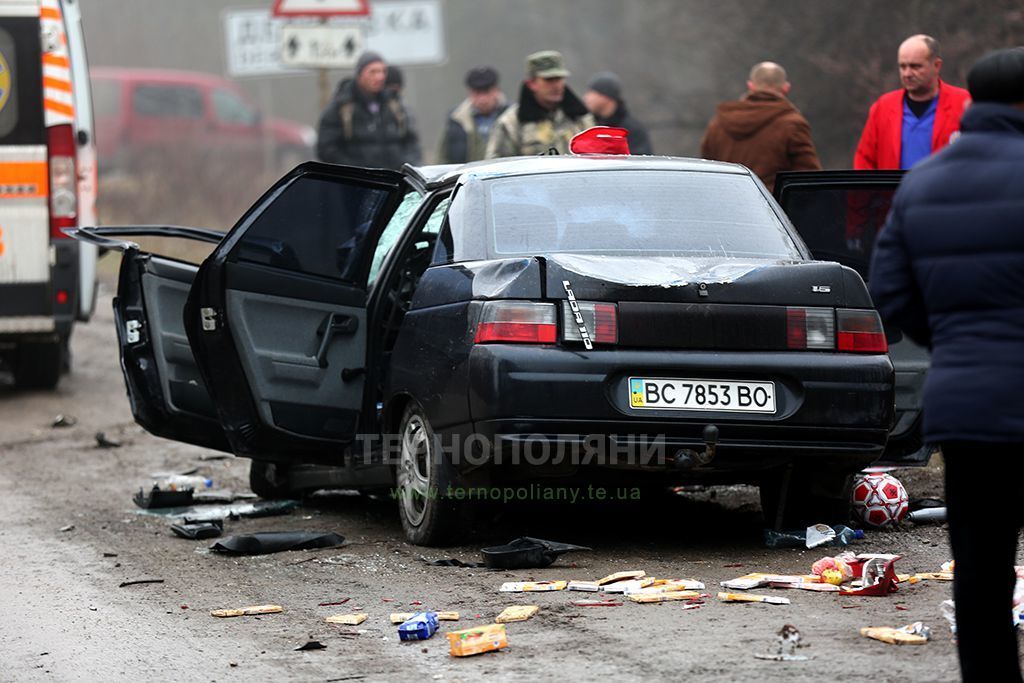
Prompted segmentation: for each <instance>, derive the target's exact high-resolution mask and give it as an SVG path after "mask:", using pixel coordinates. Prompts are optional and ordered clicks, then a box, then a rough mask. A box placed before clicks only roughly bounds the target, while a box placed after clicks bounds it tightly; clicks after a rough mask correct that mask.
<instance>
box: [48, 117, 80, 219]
mask: <svg viewBox="0 0 1024 683" xmlns="http://www.w3.org/2000/svg"><path fill="white" fill-rule="evenodd" d="M46 153H47V157H48V160H49V166H50V238H51V239H63V238H66V237H67V235H65V234H64V233H63V232H61V229H63V228H73V227H75V224H76V220H77V217H78V173H77V169H76V168H75V136H74V131H73V130H72V128H71V126H70V125H61V126H51V127H50V128H48V129H47V138H46Z"/></svg>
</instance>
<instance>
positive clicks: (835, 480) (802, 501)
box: [760, 465, 855, 531]
mask: <svg viewBox="0 0 1024 683" xmlns="http://www.w3.org/2000/svg"><path fill="white" fill-rule="evenodd" d="M787 470H788V468H783V469H779V470H772V471H770V472H768V473H766V474H765V475H764V476H763V477H762V479H761V482H760V494H761V511H762V514H763V515H764V522H765V527H767V528H769V529H775V530H776V531H781V530H783V529H787V530H788V529H804V528H806V527H807V526H810V525H811V524H818V523H825V524H828V525H834V524H845V523H846V522H848V521H849V520H850V509H851V495H852V493H853V475H854V474H855V472H852V471H849V470H831V469H821V468H815V467H812V466H801V465H794V466H793V467H792V469H791V470H788V479H787Z"/></svg>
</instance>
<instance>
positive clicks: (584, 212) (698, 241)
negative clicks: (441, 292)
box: [485, 170, 800, 258]
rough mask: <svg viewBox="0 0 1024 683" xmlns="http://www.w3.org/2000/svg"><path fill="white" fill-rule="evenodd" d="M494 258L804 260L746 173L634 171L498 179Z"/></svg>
mask: <svg viewBox="0 0 1024 683" xmlns="http://www.w3.org/2000/svg"><path fill="white" fill-rule="evenodd" d="M485 185H487V186H488V191H487V198H488V200H487V201H488V210H487V213H488V224H489V229H490V235H489V238H490V244H489V251H491V252H492V253H491V254H489V256H490V257H492V258H502V257H506V256H515V255H537V254H545V253H574V254H580V253H587V254H606V255H643V254H650V255H659V256H665V255H678V256H715V257H724V258H731V257H764V258H800V252H799V251H798V248H797V247H796V245H795V244H794V242H793V240H792V238H791V237H790V235H789V233H788V231H787V229H786V227H785V226H784V225H783V223H782V221H781V220H780V219H779V217H778V216H777V215H776V214H775V212H774V211H773V210H772V208H771V206H770V205H769V204H768V200H767V199H766V198H765V196H764V195H763V194H762V193H761V191H760V190H759V189H758V187H757V185H756V184H755V183H754V181H753V180H752V179H751V178H750V177H749V176H746V175H738V174H728V173H709V172H700V171H674V170H664V171H662V170H636V171H621V170H617V171H585V172H572V173H547V174H538V175H531V176H516V177H507V178H496V179H493V180H489V181H488V182H486V183H485Z"/></svg>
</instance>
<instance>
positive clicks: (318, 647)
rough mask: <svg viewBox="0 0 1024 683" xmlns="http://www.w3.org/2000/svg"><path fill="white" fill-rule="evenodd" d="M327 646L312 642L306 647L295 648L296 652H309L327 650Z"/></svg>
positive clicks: (316, 641)
mask: <svg viewBox="0 0 1024 683" xmlns="http://www.w3.org/2000/svg"><path fill="white" fill-rule="evenodd" d="M326 649H327V646H326V645H324V644H323V643H321V642H320V641H319V640H310V641H309V642H307V643H306V644H305V645H300V646H298V647H297V648H295V651H296V652H307V651H309V650H326Z"/></svg>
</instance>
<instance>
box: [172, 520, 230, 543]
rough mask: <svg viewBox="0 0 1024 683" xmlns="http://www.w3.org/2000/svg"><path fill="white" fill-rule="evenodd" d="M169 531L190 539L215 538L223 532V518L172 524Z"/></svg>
mask: <svg viewBox="0 0 1024 683" xmlns="http://www.w3.org/2000/svg"><path fill="white" fill-rule="evenodd" d="M171 531H173V532H174V533H175V534H176V535H178V536H180V537H181V538H187V539H189V540H192V541H201V540H204V539H207V538H217V537H218V536H220V535H221V534H222V533H224V522H223V520H216V521H213V522H191V523H188V524H172V525H171Z"/></svg>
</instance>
